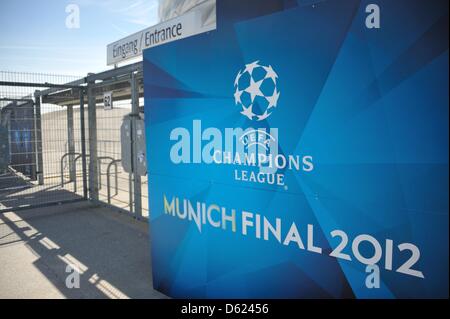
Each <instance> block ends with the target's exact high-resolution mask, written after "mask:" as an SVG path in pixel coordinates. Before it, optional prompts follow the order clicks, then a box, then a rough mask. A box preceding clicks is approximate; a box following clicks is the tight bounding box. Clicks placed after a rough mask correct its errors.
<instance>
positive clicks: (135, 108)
mask: <svg viewBox="0 0 450 319" xmlns="http://www.w3.org/2000/svg"><path fill="white" fill-rule="evenodd" d="M137 119H139V83H138V79H137V77H136V73H135V72H133V73H131V123H132V124H131V132H132V134H131V154H132V163H133V164H132V167H133V177H134V179H133V181H134V183H133V197H134V212H135V217H136V218H137V219H141V218H142V191H141V176H140V175H139V174H138V173H136V170H137V169H136V168H137V166H138V154H137V147H136V136H137V134H136V131H137V125H136V120H137Z"/></svg>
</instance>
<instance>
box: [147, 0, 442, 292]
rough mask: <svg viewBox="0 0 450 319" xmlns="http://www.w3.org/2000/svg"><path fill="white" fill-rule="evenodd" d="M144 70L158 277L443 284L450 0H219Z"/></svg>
mask: <svg viewBox="0 0 450 319" xmlns="http://www.w3.org/2000/svg"><path fill="white" fill-rule="evenodd" d="M144 85H145V120H146V134H147V154H148V155H147V156H148V168H149V178H148V180H149V202H150V203H149V204H150V237H151V238H150V240H151V250H152V263H153V284H154V287H155V289H157V290H159V291H161V292H163V293H165V294H167V295H169V296H172V297H179V298H183V297H188V298H422V297H425V298H429V297H437V298H447V297H448V251H449V247H448V207H449V205H448V188H449V187H448V185H449V183H448V173H449V171H448V168H449V166H448V2H447V1H425V0H423V1H420V0H403V1H401V0H399V1H389V0H375V1H357V0H347V1H339V0H328V1H311V0H310V1H302V0H298V1H287V0H286V1H283V0H278V1H277V0H264V1H263V0H254V1H252V0H243V1H225V0H221V1H217V30H215V31H212V32H208V33H205V34H201V35H197V36H194V37H190V38H187V39H184V40H180V41H175V42H172V43H168V44H165V45H162V46H159V47H155V48H151V49H148V50H146V51H145V52H144Z"/></svg>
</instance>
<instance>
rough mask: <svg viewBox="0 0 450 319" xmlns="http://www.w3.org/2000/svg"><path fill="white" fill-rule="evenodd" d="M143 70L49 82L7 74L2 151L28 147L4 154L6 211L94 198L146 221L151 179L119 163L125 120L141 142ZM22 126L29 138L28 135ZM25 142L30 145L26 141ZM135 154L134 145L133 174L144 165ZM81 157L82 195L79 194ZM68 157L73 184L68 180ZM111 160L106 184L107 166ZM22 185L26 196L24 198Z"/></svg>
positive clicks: (0, 163) (0, 159)
mask: <svg viewBox="0 0 450 319" xmlns="http://www.w3.org/2000/svg"><path fill="white" fill-rule="evenodd" d="M142 71H143V70H142V63H141V62H139V63H135V64H131V65H127V66H124V67H119V68H115V69H113V70H109V71H106V72H101V73H98V74H89V75H87V76H86V77H83V78H73V77H72V78H70V77H55V78H52V76H48V77H44V78H42V77H41V75H34V74H28V75H26V76H25V75H23V74H22V73H17V74H16V73H10V72H1V71H0V96H1V99H0V142H2V143H0V147H1V148H5V147H6V148H8V147H10V148H11V147H12V148H14V147H16V145H19V146H20V147H22V148H21V149H17V150H16V149H15V148H14V150H15V151H14V152H12V153H13V154H12V155H14V156H13V157H10V156H9V155H10V154H9V153H8V154H6V155H4V154H0V212H3V211H5V209H14V208H16V207H17V206H18V203H22V202H23V199H24V198H23V194H26V195H27V196H28V197H30V201H29V202H30V205H31V206H33V205H37V204H39V205H46V204H52V203H61V202H64V201H65V200H66V199H74V198H75V199H89V200H92V201H95V202H100V203H102V204H105V205H110V206H111V207H115V208H118V209H120V210H125V211H128V212H130V213H132V214H133V215H134V216H135V217H136V218H140V217H142V216H147V214H148V203H147V202H148V201H147V177H146V176H140V174H137V173H134V171H132V172H131V173H130V172H129V170H128V168H127V169H126V170H125V169H124V168H123V165H119V163H123V160H124V159H123V157H122V154H121V148H122V143H121V136H120V126H121V123H122V119H123V117H124V116H125V115H128V114H130V115H131V116H130V117H131V127H132V128H133V131H132V132H131V143H135V140H134V139H135V138H136V134H137V133H136V132H135V130H136V125H135V124H136V121H137V120H139V119H143V106H142V102H143V90H144V87H143V77H142ZM16 75H17V76H16ZM17 79H19V80H20V81H23V82H18V80H17ZM24 79H27V81H24ZM50 83H53V84H50ZM12 88H14V89H12ZM106 92H112V101H113V102H114V107H112V109H109V110H107V109H104V108H103V107H102V103H103V95H104V94H105V93H106ZM85 104H87V107H86V108H84V105H85ZM14 110H16V111H14ZM14 112H15V113H14ZM85 117H87V121H86V123H87V125H85ZM14 121H16V122H14ZM21 121H22V122H21ZM27 121H28V122H27ZM2 122H5V123H6V122H7V123H12V124H13V129H10V130H9V131H8V130H5V129H2V126H1V125H2ZM8 125H9V124H8ZM14 125H16V126H17V128H18V129H20V130H21V131H20V132H19V130H18V129H16V128H15V127H14ZM23 128H24V129H25V131H27V132H30V135H27V134H28V133H24V132H22V131H23V130H22V129H23ZM16 131H17V132H19V133H17V132H16ZM16 135H17V138H16ZM5 136H11V137H14V138H13V139H12V138H10V137H5ZM24 139H25V140H26V141H28V142H26V143H23V140H24ZM10 140H11V141H12V142H10ZM16 140H17V142H16ZM87 147H88V148H89V149H87ZM134 153H136V152H135V150H134V148H132V151H131V154H130V159H131V161H132V162H133V165H132V167H133V170H134V167H136V161H138V159H137V158H138V156H137V154H134ZM2 155H3V156H2ZM24 156H25V157H26V160H24ZM118 158H120V160H119V159H118ZM80 159H81V161H82V163H81V172H82V173H83V175H82V185H83V189H82V191H83V192H82V195H81V194H79V191H80V190H79V189H78V188H80V186H79V185H80V176H79V172H80V161H79V160H80ZM67 160H69V161H68V163H69V165H68V166H69V174H68V176H69V180H70V183H67V177H66V176H65V173H66V174H67V171H66V172H65V169H66V167H65V166H64V165H65V163H67ZM11 161H13V162H14V163H13V164H14V165H12V166H11V165H9V163H10V162H11ZM106 163H107V168H106V175H107V176H106V185H104V182H105V181H104V178H103V175H104V173H103V172H102V167H103V165H104V164H106ZM127 163H128V161H127ZM113 166H114V171H112V167H113ZM127 167H128V166H127ZM112 174H114V184H115V185H114V186H113V185H112V183H113V181H111V175H112ZM141 174H142V173H141ZM10 180H14V181H16V182H14V183H13V182H11V183H10V182H9V181H10ZM104 186H106V187H104ZM112 187H114V190H112V189H111V188H112ZM19 188H20V189H25V190H26V191H25V192H20V193H19V192H18V191H16V190H17V189H19ZM105 188H106V189H105ZM55 189H57V190H58V191H57V192H56V191H55ZM10 190H13V191H10ZM28 190H29V191H28ZM12 192H16V193H17V197H16V198H15V200H16V202H14V203H10V202H11V200H10V197H11V193H12ZM30 194H38V195H39V196H37V195H36V197H33V196H30ZM8 201H9V202H8Z"/></svg>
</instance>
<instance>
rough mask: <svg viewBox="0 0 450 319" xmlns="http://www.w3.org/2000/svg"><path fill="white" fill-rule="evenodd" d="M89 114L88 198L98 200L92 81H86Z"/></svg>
mask: <svg viewBox="0 0 450 319" xmlns="http://www.w3.org/2000/svg"><path fill="white" fill-rule="evenodd" d="M88 116H89V155H90V156H89V199H91V200H98V167H97V164H98V160H97V110H96V102H95V93H94V83H92V82H89V83H88Z"/></svg>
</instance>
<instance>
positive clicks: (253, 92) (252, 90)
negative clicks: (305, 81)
mask: <svg viewBox="0 0 450 319" xmlns="http://www.w3.org/2000/svg"><path fill="white" fill-rule="evenodd" d="M244 76H245V77H244ZM244 78H245V79H244ZM277 81H278V74H277V73H276V72H275V70H274V69H273V67H272V66H271V65H268V66H266V65H261V64H260V61H259V60H258V61H254V62H252V63H249V64H246V65H245V68H243V69H242V70H239V72H238V74H237V75H236V78H235V80H234V87H235V92H234V100H235V104H236V105H238V106H240V107H241V108H242V111H241V114H242V115H244V116H245V117H247V118H248V119H249V120H256V121H263V120H265V119H267V118H268V117H269V116H270V115H271V114H272V111H273V110H274V109H275V108H276V107H277V105H278V100H279V98H280V91H279V90H278V88H277Z"/></svg>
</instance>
